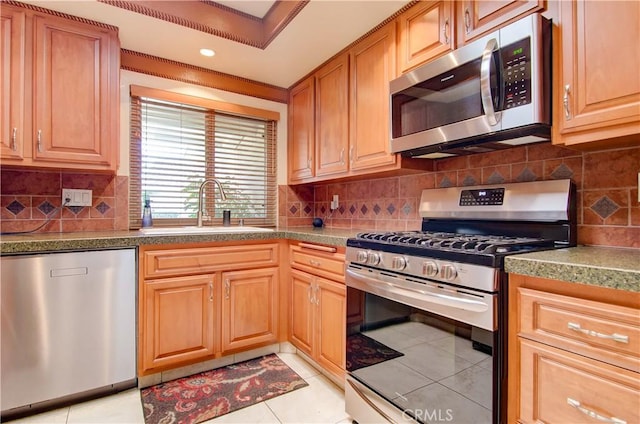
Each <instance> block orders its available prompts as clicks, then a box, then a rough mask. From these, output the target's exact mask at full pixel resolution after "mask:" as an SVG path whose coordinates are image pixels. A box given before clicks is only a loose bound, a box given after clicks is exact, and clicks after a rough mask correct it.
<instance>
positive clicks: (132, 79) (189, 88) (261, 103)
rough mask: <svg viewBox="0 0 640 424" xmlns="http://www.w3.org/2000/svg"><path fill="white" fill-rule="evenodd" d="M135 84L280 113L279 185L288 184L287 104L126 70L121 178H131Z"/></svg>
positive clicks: (122, 75)
mask: <svg viewBox="0 0 640 424" xmlns="http://www.w3.org/2000/svg"><path fill="white" fill-rule="evenodd" d="M131 84H133V85H141V86H144V87H150V88H157V89H160V90H166V91H173V92H176V93H181V94H188V95H191V96H197V97H204V98H208V99H213V100H217V101H222V102H227V103H234V104H239V105H243V106H251V107H256V108H260V109H267V110H271V111H275V112H280V120H279V121H278V150H277V161H278V162H277V166H278V185H281V184H286V181H287V105H286V104H284V103H278V102H273V101H270V100H263V99H258V98H255V97H250V96H245V95H242V94H236V93H231V92H228V91H222V90H216V89H213V88H208V87H202V86H199V85H194V84H187V83H184V82H180V81H174V80H169V79H165V78H159V77H154V76H150V75H145V74H140V73H137V72H131V71H125V70H120V166H119V167H118V175H123V176H128V175H129V136H130V135H129V86H130V85H131Z"/></svg>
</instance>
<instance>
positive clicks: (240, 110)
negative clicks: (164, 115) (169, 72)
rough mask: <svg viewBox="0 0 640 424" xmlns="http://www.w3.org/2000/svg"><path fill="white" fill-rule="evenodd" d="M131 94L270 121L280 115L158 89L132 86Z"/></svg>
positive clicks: (275, 119)
mask: <svg viewBox="0 0 640 424" xmlns="http://www.w3.org/2000/svg"><path fill="white" fill-rule="evenodd" d="M129 92H130V94H131V95H132V96H138V97H151V98H154V99H159V100H166V101H170V102H175V103H183V104H189V105H194V106H201V107H204V108H207V109H213V110H216V111H220V112H227V113H231V114H234V115H242V116H249V117H252V118H262V119H265V120H269V121H279V120H280V113H279V112H275V111H272V110H267V109H260V108H255V107H250V106H243V105H237V104H234V103H227V102H221V101H218V100H212V99H206V98H204V97H196V96H191V95H188V94H181V93H175V92H173V91H166V90H160V89H157V88H149V87H142V86H140V85H131V86H130V87H129Z"/></svg>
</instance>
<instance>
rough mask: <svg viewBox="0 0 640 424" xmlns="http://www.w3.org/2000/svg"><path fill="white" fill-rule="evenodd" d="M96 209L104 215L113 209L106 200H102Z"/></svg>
mask: <svg viewBox="0 0 640 424" xmlns="http://www.w3.org/2000/svg"><path fill="white" fill-rule="evenodd" d="M96 209H97V210H98V212H100V213H101V214H102V215H104V214H105V213H107V211H108V210H109V209H111V206H109V205H107V204H106V203H105V202H100V203H98V205H97V206H96Z"/></svg>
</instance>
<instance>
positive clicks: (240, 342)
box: [138, 242, 286, 376]
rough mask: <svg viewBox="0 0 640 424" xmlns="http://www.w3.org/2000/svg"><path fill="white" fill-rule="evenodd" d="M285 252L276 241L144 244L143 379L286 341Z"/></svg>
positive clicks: (141, 259)
mask: <svg viewBox="0 0 640 424" xmlns="http://www.w3.org/2000/svg"><path fill="white" fill-rule="evenodd" d="M278 252H279V244H278V243H273V242H269V243H255V244H230V243H216V244H211V243H209V244H206V245H200V246H198V245H188V246H184V247H182V246H180V245H162V246H141V247H140V252H139V269H140V273H139V293H140V295H139V303H138V323H139V324H138V332H139V337H138V339H139V343H138V375H140V376H143V375H149V374H154V373H157V372H159V371H164V370H167V369H171V368H176V367H179V366H184V365H188V364H191V363H195V362H201V361H205V360H208V359H213V358H216V357H219V356H222V355H226V354H230V353H234V352H238V351H241V350H248V349H252V348H256V347H260V346H264V345H267V344H271V343H276V342H277V341H279V336H280V334H283V335H284V334H286V331H281V330H280V323H279V316H280V301H279V293H280V291H281V290H280V288H279V284H280V281H281V279H280V278H279V273H280V270H279V267H278V263H279V260H278V257H279V255H278ZM266 265H269V266H266Z"/></svg>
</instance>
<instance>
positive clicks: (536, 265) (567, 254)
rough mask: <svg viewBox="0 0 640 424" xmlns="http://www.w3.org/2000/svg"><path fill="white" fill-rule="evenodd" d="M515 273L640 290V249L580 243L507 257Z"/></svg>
mask: <svg viewBox="0 0 640 424" xmlns="http://www.w3.org/2000/svg"><path fill="white" fill-rule="evenodd" d="M505 270H506V271H507V272H510V273H514V274H522V275H530V276H533V277H542V278H550V279H554V280H561V281H568V282H572V283H581V284H587V285H593V286H600V287H609V288H613V289H619V290H627V291H633V292H640V250H638V249H624V248H608V247H590V246H578V247H572V248H567V249H558V250H547V251H544V252H535V253H524V254H521V255H513V256H508V257H506V258H505Z"/></svg>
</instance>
